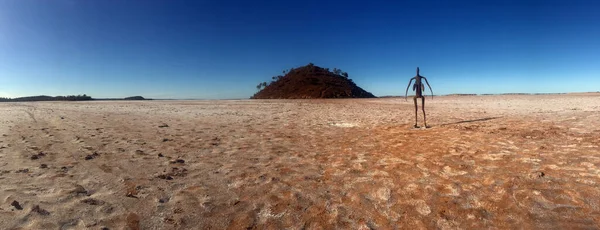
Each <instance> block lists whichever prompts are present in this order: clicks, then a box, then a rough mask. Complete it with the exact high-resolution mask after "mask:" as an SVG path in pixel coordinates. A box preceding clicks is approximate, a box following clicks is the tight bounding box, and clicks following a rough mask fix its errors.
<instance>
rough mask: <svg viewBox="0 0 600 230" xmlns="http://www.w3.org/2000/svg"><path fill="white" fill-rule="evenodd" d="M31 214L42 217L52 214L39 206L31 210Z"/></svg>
mask: <svg viewBox="0 0 600 230" xmlns="http://www.w3.org/2000/svg"><path fill="white" fill-rule="evenodd" d="M31 212H37V213H38V214H40V215H42V216H47V215H50V212H48V211H46V210H44V209H42V208H40V206H39V205H36V206H33V208H32V209H31Z"/></svg>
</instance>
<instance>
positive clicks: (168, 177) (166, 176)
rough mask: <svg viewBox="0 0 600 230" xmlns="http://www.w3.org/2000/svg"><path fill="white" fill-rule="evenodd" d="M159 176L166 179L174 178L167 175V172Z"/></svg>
mask: <svg viewBox="0 0 600 230" xmlns="http://www.w3.org/2000/svg"><path fill="white" fill-rule="evenodd" d="M158 178H160V179H165V180H173V177H172V176H169V175H165V174H163V175H160V176H158Z"/></svg>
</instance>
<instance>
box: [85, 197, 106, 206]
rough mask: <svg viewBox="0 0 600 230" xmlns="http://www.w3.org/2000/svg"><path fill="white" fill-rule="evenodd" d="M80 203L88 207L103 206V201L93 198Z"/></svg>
mask: <svg viewBox="0 0 600 230" xmlns="http://www.w3.org/2000/svg"><path fill="white" fill-rule="evenodd" d="M81 203H84V204H89V205H103V204H104V201H101V200H96V199H94V198H87V199H85V200H82V201H81Z"/></svg>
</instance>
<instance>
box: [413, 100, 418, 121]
mask: <svg viewBox="0 0 600 230" xmlns="http://www.w3.org/2000/svg"><path fill="white" fill-rule="evenodd" d="M413 101H414V102H415V128H419V126H418V125H417V119H418V116H417V114H418V112H419V107H417V97H413Z"/></svg>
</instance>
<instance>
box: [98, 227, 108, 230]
mask: <svg viewBox="0 0 600 230" xmlns="http://www.w3.org/2000/svg"><path fill="white" fill-rule="evenodd" d="M100 230H110V228H108V227H102V228H101V229H100Z"/></svg>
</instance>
